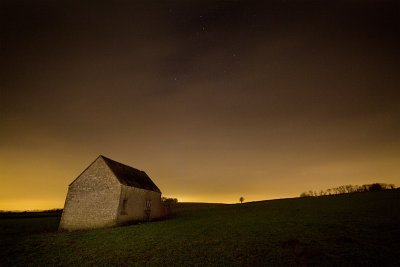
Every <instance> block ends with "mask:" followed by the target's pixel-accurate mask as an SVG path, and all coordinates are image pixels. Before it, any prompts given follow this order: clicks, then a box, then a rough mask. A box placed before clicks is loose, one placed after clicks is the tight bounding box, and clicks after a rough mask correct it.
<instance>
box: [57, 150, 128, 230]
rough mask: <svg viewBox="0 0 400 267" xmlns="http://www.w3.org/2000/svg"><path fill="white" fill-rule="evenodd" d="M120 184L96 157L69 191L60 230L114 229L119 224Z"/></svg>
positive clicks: (102, 161) (105, 165) (71, 185)
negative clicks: (112, 227) (107, 227)
mask: <svg viewBox="0 0 400 267" xmlns="http://www.w3.org/2000/svg"><path fill="white" fill-rule="evenodd" d="M120 193H121V184H120V183H119V181H118V179H117V178H116V177H115V176H114V174H113V173H112V171H111V170H110V169H109V167H108V166H107V164H106V163H105V162H104V160H103V159H102V158H101V157H99V158H97V159H96V160H95V161H94V162H93V163H92V164H91V165H90V166H89V167H88V168H87V169H86V170H85V171H84V172H83V173H82V174H81V175H80V176H79V177H78V178H77V179H76V180H75V181H74V182H72V183H71V184H70V186H69V188H68V193H67V198H66V201H65V206H64V210H63V214H62V217H61V222H60V230H77V229H88V228H98V227H106V226H112V225H115V224H116V223H117V215H118V214H117V213H118V207H119V204H120Z"/></svg>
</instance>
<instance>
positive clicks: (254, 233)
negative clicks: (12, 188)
mask: <svg viewBox="0 0 400 267" xmlns="http://www.w3.org/2000/svg"><path fill="white" fill-rule="evenodd" d="M58 221H59V218H53V217H51V218H31V219H3V220H0V227H1V230H0V231H1V247H0V259H1V263H0V265H2V266H48V265H70V266H71V265H74V266H75V265H78V266H79V265H83V266H88V265H93V266H109V265H119V266H132V265H133V266H143V265H150V266H194V265H200V266H203V265H214V266H243V265H244V266H261V265H262V266H266V265H267V266H276V265H285V266H287V265H292V266H293V265H294V266H297V265H300V266H307V265H319V266H368V265H370V266H371V265H373V266H400V256H399V255H400V244H399V242H400V191H398V190H397V191H395V190H393V191H386V192H376V193H359V194H348V195H341V196H327V197H319V198H300V199H287V200H275V201H264V202H254V203H246V204H237V205H213V204H185V203H183V204H179V206H178V207H177V209H176V214H175V216H174V218H172V219H169V220H165V221H159V222H153V223H145V224H138V225H131V226H126V227H115V228H108V229H97V230H91V231H76V232H71V233H57V232H55V231H56V229H57V226H58ZM39 232H41V233H39Z"/></svg>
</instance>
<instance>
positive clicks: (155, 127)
mask: <svg viewBox="0 0 400 267" xmlns="http://www.w3.org/2000/svg"><path fill="white" fill-rule="evenodd" d="M0 3H1V4H0V25H1V26H0V31H1V33H0V49H1V50H0V53H1V54H0V56H1V57H0V70H1V74H0V75H1V76H0V77H1V83H0V86H1V87H0V88H1V91H0V179H1V186H0V209H3V210H17V209H46V208H60V207H62V206H63V204H64V199H65V196H66V192H67V187H68V184H69V183H70V182H72V180H74V179H75V178H76V177H77V176H78V175H79V174H80V173H81V172H82V171H83V170H84V169H85V168H86V167H87V166H88V165H89V164H90V163H91V162H92V161H93V160H94V159H95V158H96V157H97V156H98V155H100V154H103V155H105V156H107V157H110V158H112V159H114V160H116V161H119V162H122V163H125V164H128V165H130V166H133V167H136V168H139V169H141V170H144V171H146V172H147V173H148V174H149V176H150V177H151V178H152V179H153V181H154V182H155V183H156V184H157V185H158V187H159V188H160V189H161V191H162V192H163V195H164V196H167V197H176V198H178V200H179V201H202V202H225V203H233V202H238V201H239V197H240V196H243V197H244V198H245V200H246V201H251V200H262V199H272V198H282V197H295V196H298V195H299V194H300V193H301V192H303V191H306V190H309V189H311V190H319V189H327V188H331V187H335V186H339V185H343V184H365V183H372V182H386V183H394V184H396V185H397V186H399V185H400V91H399V89H400V87H399V84H400V69H399V59H400V58H399V55H400V53H399V47H400V42H399V40H400V4H399V2H398V1H385V0H376V1H361V0H360V1H322V0H321V1H296V0H279V1H160V2H157V1H142V2H139V1H92V2H89V1H53V0H51V1H50V0H49V1H28V0H27V1H16V0H10V1H4V0H1V2H0Z"/></svg>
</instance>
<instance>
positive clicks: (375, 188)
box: [369, 183, 383, 192]
mask: <svg viewBox="0 0 400 267" xmlns="http://www.w3.org/2000/svg"><path fill="white" fill-rule="evenodd" d="M382 189H383V187H382V185H381V184H378V183H376V184H371V185H370V187H369V191H371V192H375V191H381V190H382Z"/></svg>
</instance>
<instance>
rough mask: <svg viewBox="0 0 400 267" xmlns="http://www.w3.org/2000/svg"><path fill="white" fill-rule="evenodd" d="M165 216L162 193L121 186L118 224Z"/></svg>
mask: <svg viewBox="0 0 400 267" xmlns="http://www.w3.org/2000/svg"><path fill="white" fill-rule="evenodd" d="M163 216H164V206H163V205H162V202H161V193H158V192H154V191H149V190H145V189H140V188H135V187H129V186H125V185H121V200H120V203H119V212H118V223H119V224H124V223H127V222H129V221H143V220H148V219H150V220H152V219H157V218H161V217H163Z"/></svg>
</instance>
